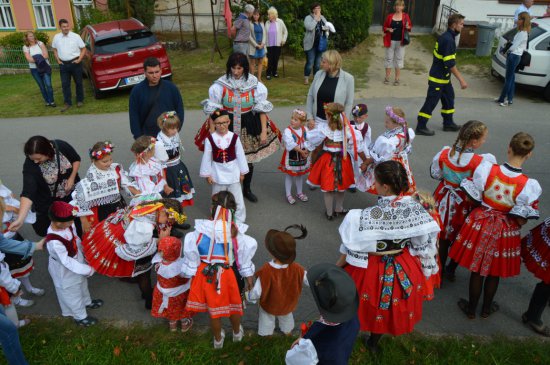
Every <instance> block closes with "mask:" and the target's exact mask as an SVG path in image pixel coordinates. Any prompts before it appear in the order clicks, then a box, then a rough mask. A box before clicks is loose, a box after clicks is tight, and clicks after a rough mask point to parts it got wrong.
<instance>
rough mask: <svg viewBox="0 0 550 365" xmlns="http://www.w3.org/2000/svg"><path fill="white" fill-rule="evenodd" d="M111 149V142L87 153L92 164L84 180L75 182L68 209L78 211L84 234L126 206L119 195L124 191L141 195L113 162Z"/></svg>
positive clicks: (102, 143)
mask: <svg viewBox="0 0 550 365" xmlns="http://www.w3.org/2000/svg"><path fill="white" fill-rule="evenodd" d="M113 149H114V146H113V144H112V143H111V142H110V141H101V142H97V143H96V144H94V145H93V147H92V148H91V149H90V159H91V160H92V164H91V165H90V167H89V168H88V171H87V172H86V177H85V178H84V179H82V180H80V181H79V182H78V184H77V185H76V187H75V189H74V191H73V194H72V198H73V200H72V201H71V205H73V206H75V207H77V208H78V213H77V215H78V216H79V217H80V221H81V222H82V231H83V232H84V233H86V232H88V231H89V230H90V228H91V227H92V226H94V225H96V224H97V223H99V222H101V221H102V220H104V219H105V218H107V217H108V216H109V215H110V214H112V213H114V212H116V211H117V210H118V209H120V208H124V207H125V206H126V203H125V202H124V198H123V197H122V195H121V192H122V190H123V189H125V190H127V191H129V192H130V193H131V194H132V195H138V194H140V193H141V192H140V191H139V190H138V188H137V185H136V184H135V183H134V182H132V181H130V180H129V179H128V175H127V173H126V172H125V171H124V169H123V167H122V165H120V164H118V163H115V162H113V157H112V154H113Z"/></svg>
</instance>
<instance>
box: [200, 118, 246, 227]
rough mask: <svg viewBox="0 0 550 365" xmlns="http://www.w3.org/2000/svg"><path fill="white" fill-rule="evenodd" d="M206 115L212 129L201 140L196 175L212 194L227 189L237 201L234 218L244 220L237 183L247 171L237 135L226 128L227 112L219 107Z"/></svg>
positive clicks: (241, 197) (228, 120)
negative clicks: (213, 130)
mask: <svg viewBox="0 0 550 365" xmlns="http://www.w3.org/2000/svg"><path fill="white" fill-rule="evenodd" d="M210 118H211V119H212V121H213V122H214V126H215V128H216V131H215V132H214V133H212V134H209V135H208V137H207V138H206V140H205V141H204V154H203V155H202V161H201V168H200V176H201V177H205V178H206V181H207V182H208V183H209V184H210V185H212V195H215V194H216V193H218V192H220V191H229V192H231V194H232V195H233V197H234V199H235V202H236V203H237V210H236V211H235V219H236V220H238V221H239V222H241V223H244V221H245V220H246V208H245V205H244V199H243V192H242V188H241V182H242V181H243V180H244V177H245V175H246V174H247V173H248V163H247V162H246V157H245V154H244V149H243V145H242V144H241V140H240V138H239V135H237V134H235V133H233V132H231V131H229V122H230V119H229V114H228V112H227V111H225V110H223V109H217V110H216V111H214V112H213V113H212V114H211V115H210Z"/></svg>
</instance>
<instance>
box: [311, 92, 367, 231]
mask: <svg viewBox="0 0 550 365" xmlns="http://www.w3.org/2000/svg"><path fill="white" fill-rule="evenodd" d="M325 114H326V116H327V120H328V123H319V125H318V126H317V127H316V128H315V129H313V130H311V131H310V132H309V133H308V137H307V146H308V150H310V151H313V150H315V148H316V147H317V146H319V145H321V144H322V145H323V152H322V154H321V156H320V157H319V158H318V159H317V161H315V163H314V164H313V167H312V168H311V172H310V173H309V177H308V179H307V183H308V184H309V185H311V186H314V187H321V191H322V192H323V193H324V199H325V208H326V217H327V219H328V220H332V219H333V218H334V217H338V216H343V215H345V214H346V213H347V210H345V209H344V192H345V191H346V190H347V189H348V188H349V187H350V186H352V185H353V184H354V183H355V177H354V175H353V166H352V163H351V160H352V159H357V157H358V156H359V157H361V158H362V159H363V160H364V159H365V158H366V157H365V154H364V153H363V151H362V137H361V134H360V133H359V132H358V131H357V130H356V129H355V128H351V126H350V124H349V121H348V119H347V117H346V115H345V114H344V106H343V105H342V104H338V103H329V104H327V105H326V106H325ZM348 148H351V149H352V151H353V153H352V155H351V156H350V154H349V153H348Z"/></svg>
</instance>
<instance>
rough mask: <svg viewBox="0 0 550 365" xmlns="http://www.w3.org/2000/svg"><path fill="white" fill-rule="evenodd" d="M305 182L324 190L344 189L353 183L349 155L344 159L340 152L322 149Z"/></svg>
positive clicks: (353, 177) (353, 178)
mask: <svg viewBox="0 0 550 365" xmlns="http://www.w3.org/2000/svg"><path fill="white" fill-rule="evenodd" d="M307 183H308V184H309V185H311V186H316V187H321V191H325V192H326V191H346V190H347V189H348V188H349V187H350V186H352V185H354V184H355V175H354V173H353V165H352V163H351V156H350V155H349V154H348V155H347V158H345V159H344V158H343V157H342V154H341V152H328V151H323V154H322V155H321V157H319V158H318V159H317V161H315V164H314V165H313V167H312V168H311V171H310V173H309V177H308V179H307Z"/></svg>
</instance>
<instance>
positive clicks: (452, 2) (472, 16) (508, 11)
mask: <svg viewBox="0 0 550 365" xmlns="http://www.w3.org/2000/svg"><path fill="white" fill-rule="evenodd" d="M441 4H442V5H447V6H452V8H454V9H456V10H458V12H459V13H461V14H462V15H464V16H465V17H466V20H470V21H487V15H489V14H493V15H514V12H515V11H516V9H517V8H518V6H519V4H502V3H499V2H498V0H441ZM545 10H546V5H533V6H532V7H531V14H532V15H533V16H541V15H542V14H544V12H545Z"/></svg>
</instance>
